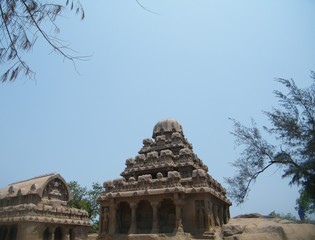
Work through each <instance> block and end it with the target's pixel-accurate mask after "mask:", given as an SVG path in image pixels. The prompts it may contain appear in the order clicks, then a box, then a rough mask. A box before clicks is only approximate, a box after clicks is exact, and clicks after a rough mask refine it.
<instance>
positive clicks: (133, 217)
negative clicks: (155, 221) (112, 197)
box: [128, 202, 137, 234]
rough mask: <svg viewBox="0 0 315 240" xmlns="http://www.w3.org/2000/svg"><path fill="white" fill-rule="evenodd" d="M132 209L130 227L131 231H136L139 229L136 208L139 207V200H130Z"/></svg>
mask: <svg viewBox="0 0 315 240" xmlns="http://www.w3.org/2000/svg"><path fill="white" fill-rule="evenodd" d="M129 206H130V209H131V223H130V228H129V232H128V233H129V234H130V233H136V231H137V222H136V209H137V202H130V203H129Z"/></svg>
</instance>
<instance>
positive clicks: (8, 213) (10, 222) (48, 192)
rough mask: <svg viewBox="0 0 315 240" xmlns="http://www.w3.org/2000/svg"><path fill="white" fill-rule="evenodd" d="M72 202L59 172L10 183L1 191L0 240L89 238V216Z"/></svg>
mask: <svg viewBox="0 0 315 240" xmlns="http://www.w3.org/2000/svg"><path fill="white" fill-rule="evenodd" d="M70 200H71V194H70V191H69V187H68V185H67V183H66V181H65V180H64V179H63V177H61V176H60V175H59V174H56V173H52V174H47V175H42V176H39V177H34V178H31V179H28V180H24V181H20V182H16V183H12V184H9V185H8V186H7V187H4V188H2V189H1V190H0V240H24V239H32V240H46V239H47V240H75V239H87V229H88V227H89V219H88V214H87V212H86V211H83V210H80V209H75V208H70V207H68V202H69V201H70Z"/></svg>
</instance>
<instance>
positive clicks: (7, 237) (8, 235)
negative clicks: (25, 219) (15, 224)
mask: <svg viewBox="0 0 315 240" xmlns="http://www.w3.org/2000/svg"><path fill="white" fill-rule="evenodd" d="M10 231H11V227H10V226H8V227H7V235H5V240H9V237H10V234H11V233H10Z"/></svg>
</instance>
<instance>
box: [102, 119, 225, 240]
mask: <svg viewBox="0 0 315 240" xmlns="http://www.w3.org/2000/svg"><path fill="white" fill-rule="evenodd" d="M125 165H126V167H125V169H124V171H123V172H122V173H121V177H120V178H117V179H114V180H112V181H106V182H104V185H103V186H104V192H103V193H102V194H101V195H100V196H99V198H98V202H99V204H100V209H101V213H100V227H99V229H100V230H99V236H98V239H133V238H134V239H146V237H149V236H150V237H152V234H157V235H158V234H163V236H165V234H168V235H170V236H177V235H181V236H183V237H182V238H176V239H189V236H201V237H203V238H207V237H208V238H210V239H211V237H214V234H215V228H220V227H221V226H222V225H223V224H225V223H227V222H228V220H229V218H230V213H229V207H230V206H231V202H230V201H229V200H228V199H227V197H226V190H225V189H224V188H223V187H222V185H221V184H220V183H218V182H217V181H216V180H215V179H213V178H212V177H211V176H210V175H209V174H208V167H207V166H206V165H205V164H204V163H203V162H202V160H200V159H199V158H198V156H197V155H196V154H195V153H194V151H193V147H192V145H191V144H190V143H189V142H188V140H187V139H186V138H185V136H184V132H183V128H182V126H181V125H180V124H179V123H178V122H177V121H176V120H174V119H164V120H162V121H159V122H158V123H157V124H156V125H155V126H154V128H153V134H152V139H151V138H145V139H144V140H143V146H142V148H141V149H140V151H139V152H138V154H137V155H136V156H135V157H134V158H128V159H127V160H126V162H125ZM141 237H142V238H141Z"/></svg>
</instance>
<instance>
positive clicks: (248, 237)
mask: <svg viewBox="0 0 315 240" xmlns="http://www.w3.org/2000/svg"><path fill="white" fill-rule="evenodd" d="M222 231H223V232H222V233H223V239H224V240H312V239H315V225H313V224H304V223H295V222H292V221H288V220H283V219H279V218H270V217H264V216H262V215H260V214H246V215H242V216H238V217H236V218H233V219H230V221H229V223H228V224H227V225H225V226H224V227H223V229H222Z"/></svg>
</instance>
